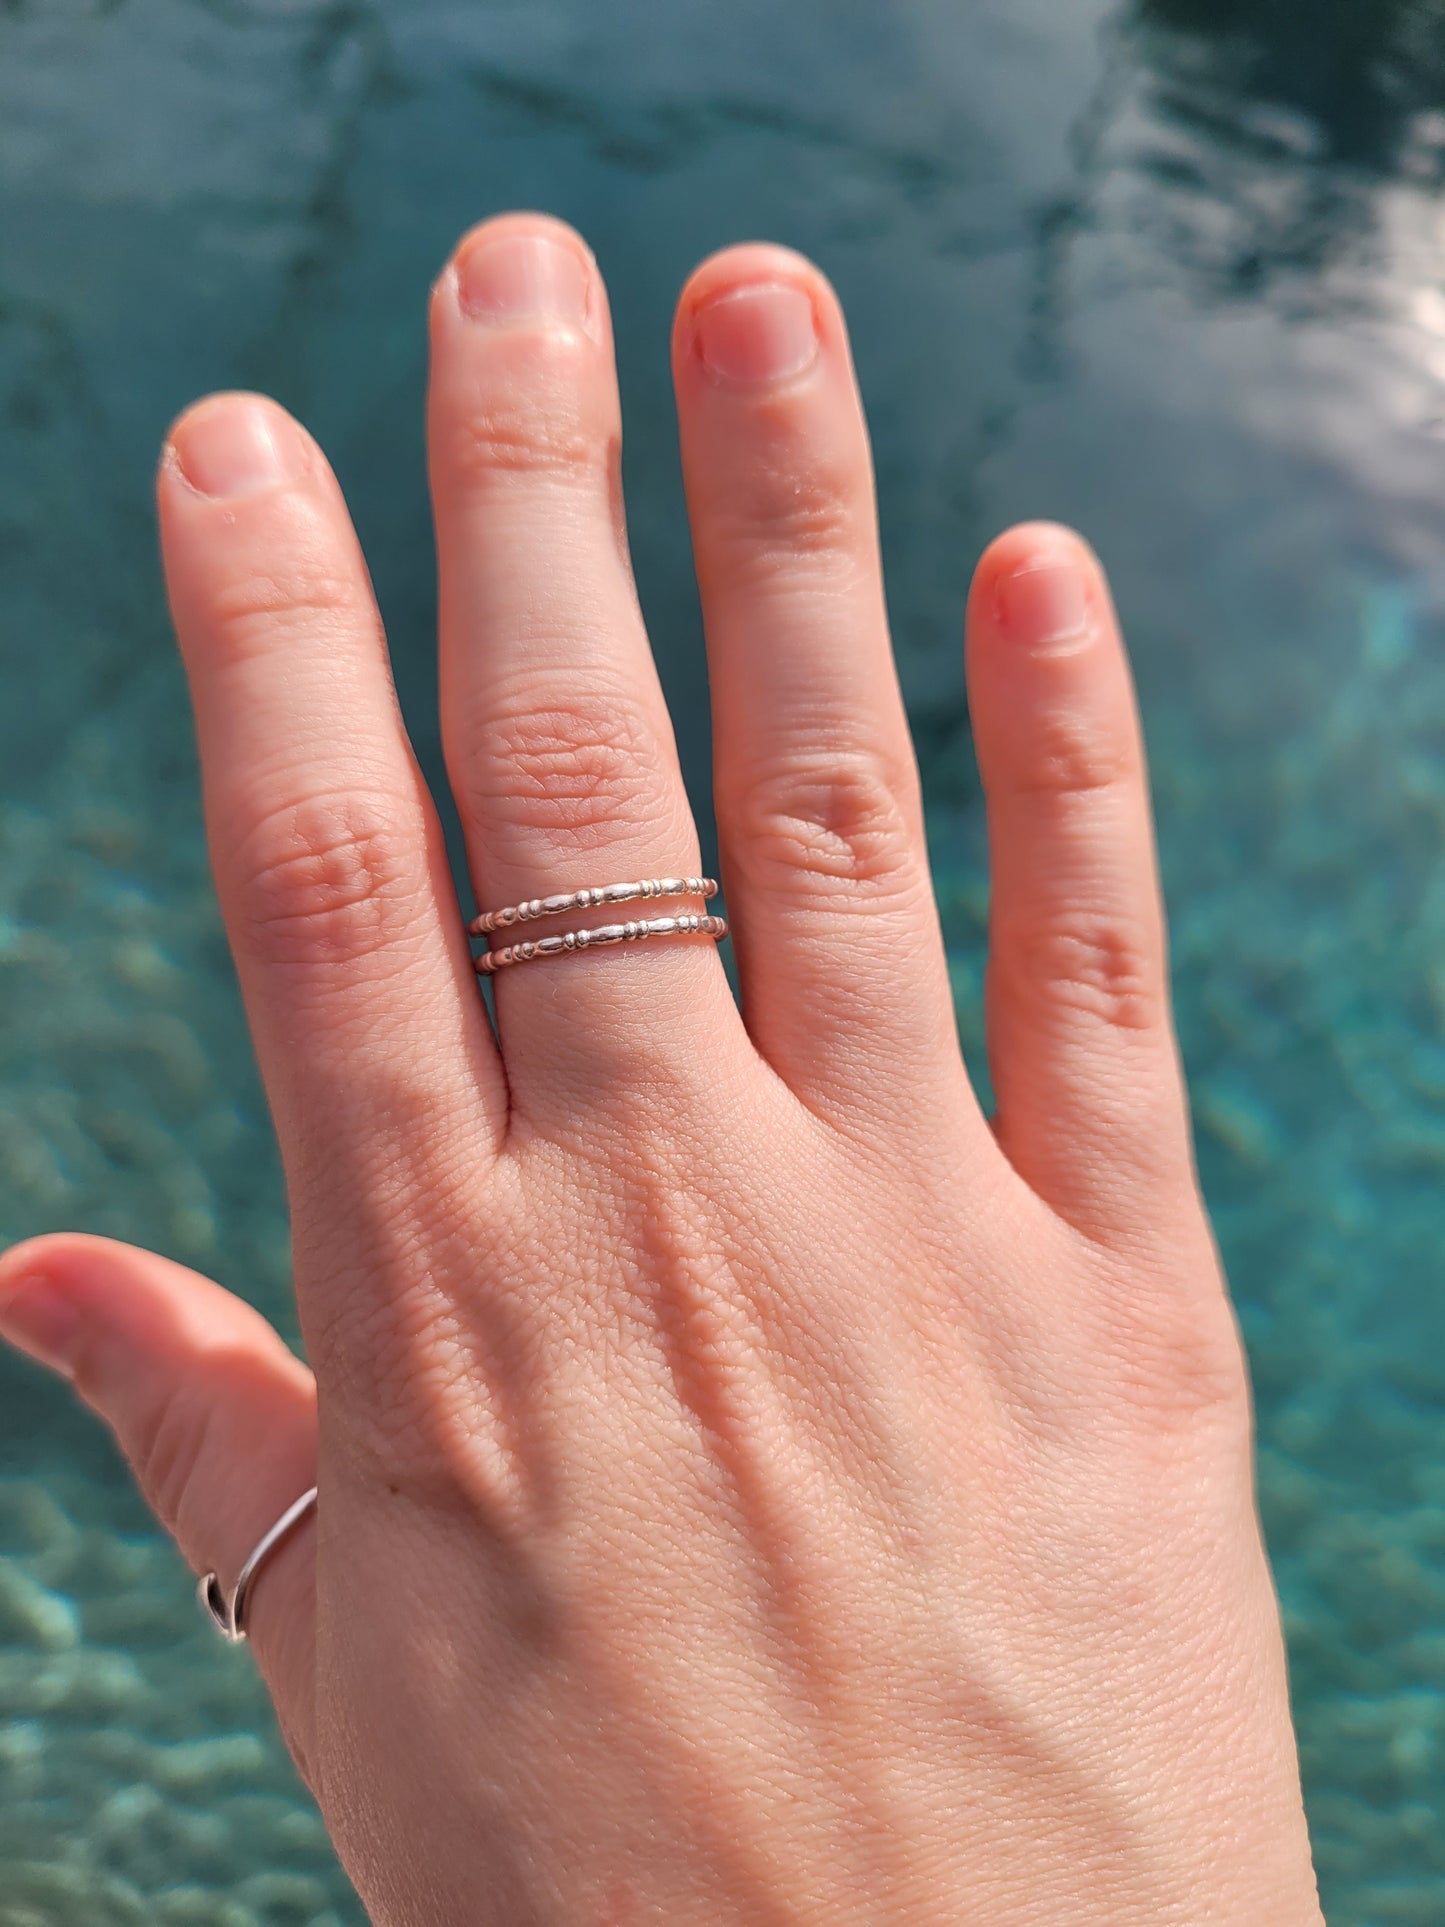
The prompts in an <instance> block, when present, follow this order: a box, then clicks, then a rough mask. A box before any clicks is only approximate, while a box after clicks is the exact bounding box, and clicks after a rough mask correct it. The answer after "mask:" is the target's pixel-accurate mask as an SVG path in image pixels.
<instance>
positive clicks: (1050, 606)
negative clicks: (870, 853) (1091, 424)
mask: <svg viewBox="0 0 1445 1927" xmlns="http://www.w3.org/2000/svg"><path fill="white" fill-rule="evenodd" d="M968 689H969V709H970V713H971V716H972V719H973V728H974V738H975V742H976V746H977V751H978V759H979V767H980V770H981V773H982V776H983V784H984V792H985V795H986V798H987V803H988V829H989V858H990V870H991V908H990V916H989V970H988V989H987V1004H988V1010H987V1016H988V1037H989V1061H990V1068H991V1071H992V1075H993V1081H994V1088H995V1090H996V1092H997V1094H998V1100H999V1113H998V1120H997V1129H998V1135H999V1139H1000V1142H1001V1144H1002V1146H1003V1148H1004V1150H1005V1151H1006V1152H1007V1154H1008V1156H1009V1158H1010V1159H1011V1161H1012V1162H1013V1164H1014V1165H1015V1167H1016V1168H1017V1169H1018V1171H1019V1172H1020V1173H1021V1175H1022V1176H1023V1177H1024V1178H1025V1179H1026V1180H1027V1182H1028V1183H1029V1184H1030V1185H1032V1187H1033V1188H1034V1190H1035V1191H1037V1192H1038V1193H1039V1194H1040V1196H1041V1197H1043V1198H1044V1199H1045V1201H1046V1202H1047V1203H1049V1204H1050V1205H1052V1206H1053V1207H1054V1209H1055V1210H1056V1211H1058V1212H1059V1213H1060V1215H1061V1216H1063V1217H1065V1218H1066V1219H1068V1220H1070V1221H1071V1222H1072V1223H1074V1224H1076V1225H1077V1226H1078V1228H1079V1229H1080V1230H1083V1231H1085V1232H1087V1233H1089V1234H1090V1235H1101V1236H1107V1235H1109V1234H1110V1233H1111V1232H1114V1233H1117V1232H1119V1231H1120V1230H1128V1229H1130V1228H1133V1227H1137V1226H1138V1225H1139V1224H1141V1223H1147V1222H1157V1221H1158V1217H1159V1213H1158V1208H1157V1207H1158V1202H1159V1194H1160V1191H1161V1189H1166V1190H1167V1189H1170V1188H1173V1187H1176V1186H1182V1185H1188V1186H1192V1184H1193V1160H1192V1155H1191V1150H1190V1141H1189V1127H1188V1113H1187V1106H1186V1103H1185V1096H1184V1083H1183V1076H1182V1073H1181V1070H1180V1065H1179V1059H1178V1052H1177V1050H1176V1047H1175V1043H1174V1031H1173V1024H1172V1020H1171V1016H1170V1007H1169V988H1168V963H1167V955H1166V944H1165V934H1164V915H1163V905H1162V901H1161V897H1160V890H1159V881H1158V874H1157V867H1156V862H1155V854H1154V832H1153V819H1152V814H1151V810H1150V804H1149V794H1148V785H1147V780H1146V777H1145V770H1144V751H1143V743H1142V740H1141V734H1140V728H1139V719H1138V714H1137V711H1136V707H1135V701H1134V692H1133V685H1132V681H1131V678H1130V674H1129V666H1128V662H1127V659H1126V657H1125V653H1124V645H1123V641H1122V639H1121V637H1120V634H1119V628H1118V623H1117V620H1116V618H1115V615H1114V609H1113V604H1112V601H1111V598H1110V595H1109V589H1108V584H1107V582H1106V581H1105V578H1104V573H1103V570H1102V569H1101V567H1100V566H1099V563H1098V561H1097V559H1096V558H1095V556H1094V555H1093V553H1092V551H1091V550H1090V549H1089V548H1088V547H1087V546H1086V545H1085V544H1084V543H1083V542H1082V541H1081V540H1080V539H1079V537H1078V536H1076V535H1074V534H1072V533H1070V531H1068V530H1067V529H1063V528H1058V527H1055V526H1053V525H1052V524H1045V523H1036V524H1032V525H1028V526H1025V527H1022V528H1017V529H1013V530H1011V531H1010V532H1009V533H1008V534H1007V535H1004V536H1001V537H1000V538H999V540H998V541H996V542H995V543H994V544H993V546H992V547H991V548H990V549H989V550H988V552H987V553H986V554H985V556H984V558H983V560H982V562H981V563H980V564H979V568H978V573H977V575H976V577H975V580H974V587H973V593H972V596H971V598H970V602H969V618H968Z"/></svg>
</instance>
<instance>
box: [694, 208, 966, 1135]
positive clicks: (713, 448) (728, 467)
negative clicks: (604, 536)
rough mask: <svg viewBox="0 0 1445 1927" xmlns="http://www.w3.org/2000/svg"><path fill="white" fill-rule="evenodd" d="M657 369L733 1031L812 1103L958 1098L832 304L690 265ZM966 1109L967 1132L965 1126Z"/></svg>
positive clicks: (866, 467)
mask: <svg viewBox="0 0 1445 1927" xmlns="http://www.w3.org/2000/svg"><path fill="white" fill-rule="evenodd" d="M673 361H674V375H675V381H676V388H677V399H678V412H679V419H680V424H681V433H682V454H683V468H684V473H685V477H686V482H687V496H688V506H689V511H690V513H691V518H692V531H693V546H694V550H695V553H696V558H697V570H698V579H699V583H700V585H701V589H702V599H703V613H704V617H705V621H706V627H707V641H708V662H709V674H710V678H711V684H712V700H713V726H714V770H715V774H714V785H715V791H716V796H717V810H718V825H719V831H720V835H721V838H722V844H723V849H724V857H725V863H726V882H727V901H728V909H729V914H730V916H731V918H732V920H733V927H734V933H735V939H736V944H737V953H738V964H739V971H740V977H741V983H742V990H743V1000H744V1012H745V1015H746V1018H747V1024H748V1029H749V1031H750V1032H751V1034H752V1036H753V1039H754V1041H755V1042H756V1043H757V1045H758V1046H759V1048H760V1049H761V1051H762V1052H763V1055H764V1056H765V1057H767V1058H768V1059H769V1060H770V1062H771V1063H772V1064H773V1065H774V1066H775V1067H776V1068H777V1070H778V1071H779V1072H780V1073H781V1074H782V1076H783V1077H784V1078H785V1080H786V1081H787V1082H788V1083H789V1084H790V1085H792V1087H793V1088H794V1089H795V1090H797V1091H798V1092H799V1093H800V1095H803V1096H805V1098H806V1099H807V1101H808V1102H809V1103H810V1104H813V1105H824V1106H838V1105H842V1106H844V1107H847V1108H861V1109H863V1110H865V1111H867V1112H868V1113H870V1114H877V1113H879V1112H885V1113H886V1112H887V1111H888V1110H889V1109H890V1100H892V1107H893V1108H898V1107H904V1106H906V1107H907V1109H908V1110H909V1111H910V1112H911V1113H914V1114H916V1112H917V1108H918V1106H919V1105H920V1104H923V1105H925V1106H927V1105H928V1104H929V1101H930V1092H937V1093H939V1094H941V1095H942V1096H943V1098H944V1101H946V1102H947V1103H948V1104H949V1105H950V1106H956V1104H957V1099H958V1096H959V1093H960V1090H962V1089H963V1087H964V1085H965V1079H964V1076H963V1069H962V1062H961V1059H960V1058H959V1054H958V1047H957V1042H956V1032H955V1024H954V1016H953V1007H952V1001H951V997H950V993H949V983H948V972H947V968H946V963H945V958H944V951H943V943H942V938H941V935H940V931H939V924H938V915H937V910H936V907H935V904H934V899H933V891H932V887H931V884H930V880H929V872H928V859H927V852H926V848H925V842H924V830H923V812H922V807H921V803H920V796H919V782H918V771H917V766H916V763H915V760H914V755H913V746H912V743H911V741H910V739H909V733H908V725H907V721H906V718H905V715H904V709H903V702H902V698H901V696H900V693H899V688H898V678H897V674H896V671H895V669H894V664H893V656H892V650H891V647H890V644H889V639H888V624H887V617H886V612H885V608H884V599H883V583H882V573H881V569H880V564H879V555H878V535H877V519H876V514H875V509H874V499H873V475H872V465H871V461H870V457H869V450H868V437H867V431H866V428H865V426H864V422H863V414H862V408H861V404H860V402H859V399H858V394H857V390H856V387H855V384H854V379H853V371H852V366H851V362H850V358H849V352H848V343H847V338H846V333H845V329H844V324H843V317H842V314H841V311H840V310H839V307H838V303H837V299H836V297H835V296H834V294H833V292H832V290H831V289H830V288H829V287H828V285H827V283H826V282H825V281H824V280H823V278H822V276H821V275H820V274H819V273H818V272H817V270H816V269H815V268H813V267H812V266H810V264H809V263H808V262H806V261H804V260H802V259H801V258H800V257H799V256H797V255H795V254H792V253H790V252H788V251H787V250H785V249H782V248H776V247H762V246H749V247H739V248H733V249H730V250H728V251H727V252H726V253H724V254H721V255H718V256H716V257H714V258H713V259H712V260H710V261H708V262H706V263H705V264H704V265H703V266H702V267H701V268H700V269H699V270H698V271H697V273H696V274H695V275H694V276H693V278H692V280H691V281H690V282H689V284H688V286H687V288H686V290H685V291H684V294H683V297H682V301H681V303H680V306H679V310H678V317H677V324H676V328H675V331H674V352H673ZM969 1114H970V1116H971V1118H972V1120H973V1125H974V1128H975V1129H976V1130H977V1132H978V1135H979V1137H980V1139H982V1137H983V1134H984V1131H983V1122H982V1119H981V1117H980V1116H979V1115H978V1112H977V1108H976V1106H974V1105H973V1104H972V1102H971V1100H970V1103H969Z"/></svg>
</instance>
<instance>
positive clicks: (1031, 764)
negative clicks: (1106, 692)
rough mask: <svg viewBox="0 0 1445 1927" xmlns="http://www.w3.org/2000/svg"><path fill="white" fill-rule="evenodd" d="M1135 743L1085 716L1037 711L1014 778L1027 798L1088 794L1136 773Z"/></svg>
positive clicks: (1104, 788) (1048, 710) (1043, 710)
mask: <svg viewBox="0 0 1445 1927" xmlns="http://www.w3.org/2000/svg"><path fill="white" fill-rule="evenodd" d="M1138 769H1139V764H1138V754H1137V750H1136V748H1135V746H1134V745H1133V743H1132V742H1131V741H1130V740H1129V739H1128V738H1126V737H1124V736H1122V735H1121V734H1119V733H1116V732H1115V731H1112V730H1108V729H1104V728H1101V727H1100V726H1099V724H1098V723H1097V721H1095V720H1094V719H1093V718H1091V717H1089V716H1088V715H1086V714H1080V713H1078V712H1071V711H1070V710H1069V709H1067V708H1062V709H1052V710H1051V709H1041V710H1040V711H1039V713H1038V714H1036V715H1034V716H1032V717H1030V719H1029V734H1028V746H1027V751H1026V754H1025V755H1024V757H1023V759H1022V760H1021V763H1020V766H1019V768H1018V770H1017V771H1016V772H1015V774H1014V777H1013V786H1014V788H1016V789H1018V790H1020V791H1022V792H1023V793H1024V794H1025V795H1038V796H1045V797H1048V796H1055V797H1070V796H1088V795H1092V794H1094V793H1096V792H1098V791H1100V790H1109V789H1114V788H1116V787H1117V786H1118V785H1119V784H1121V783H1125V782H1128V781H1131V780H1132V779H1133V778H1134V777H1135V776H1137V774H1138Z"/></svg>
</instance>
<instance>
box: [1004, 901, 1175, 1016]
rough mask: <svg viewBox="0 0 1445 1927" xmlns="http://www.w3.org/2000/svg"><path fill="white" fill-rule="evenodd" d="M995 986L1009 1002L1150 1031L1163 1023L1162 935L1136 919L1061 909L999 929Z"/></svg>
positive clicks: (1008, 924) (1009, 923) (1022, 919)
mask: <svg viewBox="0 0 1445 1927" xmlns="http://www.w3.org/2000/svg"><path fill="white" fill-rule="evenodd" d="M993 957H994V960H993V962H992V963H991V964H990V989H991V990H992V992H993V994H994V995H995V996H1002V997H1003V998H1004V1000H1005V1001H1009V1002H1012V1001H1017V1000H1023V1001H1026V1002H1027V1003H1028V1004H1030V1006H1032V1007H1035V1008H1037V1007H1038V1006H1039V1005H1040V1004H1042V1005H1044V1006H1045V1007H1046V1008H1048V1009H1050V1010H1053V1011H1056V1012H1057V1011H1065V1012H1069V1013H1072V1014H1078V1015H1081V1016H1085V1017H1091V1018H1094V1019H1097V1020H1098V1021H1099V1022H1101V1023H1105V1024H1109V1025H1112V1026H1114V1027H1115V1028H1117V1029H1119V1030H1128V1031H1152V1030H1155V1029H1157V1028H1158V1026H1159V1025H1160V1024H1161V1023H1162V1022H1163V1020H1164V967H1163V960H1162V957H1161V955H1160V946H1159V940H1158V936H1157V933H1156V932H1155V931H1154V930H1152V929H1151V928H1150V927H1149V926H1147V925H1146V924H1144V923H1141V922H1139V921H1137V920H1132V919H1129V918H1126V917H1121V916H1110V915H1090V914H1088V913H1087V912H1084V911H1082V910H1075V909H1067V908H1061V909H1059V910H1058V911H1056V912H1055V913H1054V914H1052V915H1044V916H1038V917H1034V918H1032V919H1027V920H1026V919H1024V918H1021V917H1017V916H1016V917H1014V918H1011V919H1009V920H1008V921H1006V922H1005V923H1003V924H1002V926H1001V927H1000V928H999V929H997V930H996V931H995V942H994V952H993Z"/></svg>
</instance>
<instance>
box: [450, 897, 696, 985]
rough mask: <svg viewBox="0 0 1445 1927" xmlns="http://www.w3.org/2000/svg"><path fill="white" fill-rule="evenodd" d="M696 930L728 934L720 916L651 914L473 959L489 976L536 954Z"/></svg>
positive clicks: (565, 932) (538, 939)
mask: <svg viewBox="0 0 1445 1927" xmlns="http://www.w3.org/2000/svg"><path fill="white" fill-rule="evenodd" d="M694 930H695V931H699V932H701V933H703V934H704V935H706V936H709V937H713V938H715V939H716V940H717V941H718V942H719V943H721V942H722V940H723V938H724V937H725V936H726V935H727V933H728V927H727V923H726V921H725V920H724V919H723V918H722V917H709V916H703V915H701V914H700V913H698V912H693V911H689V912H687V913H686V914H685V915H683V916H680V917H651V918H645V919H643V920H642V921H640V922H637V923H601V924H598V925H597V927H596V928H595V929H593V930H563V931H559V932H558V933H557V935H556V936H552V937H533V938H529V939H528V941H527V942H525V943H509V944H507V945H505V946H504V947H503V948H502V949H501V950H484V951H483V952H482V954H481V956H480V957H478V958H477V959H476V967H477V970H478V971H479V972H480V973H481V975H482V976H484V977H491V976H494V975H495V974H496V972H497V971H499V970H506V969H507V968H508V967H509V966H510V965H512V964H520V963H531V962H532V961H533V960H534V959H535V958H538V957H556V956H560V955H561V953H562V952H563V951H564V950H591V949H592V948H593V947H594V946H595V945H597V944H604V943H637V942H639V941H640V940H641V939H642V938H644V937H681V936H683V935H685V934H686V933H688V932H689V931H694Z"/></svg>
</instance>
